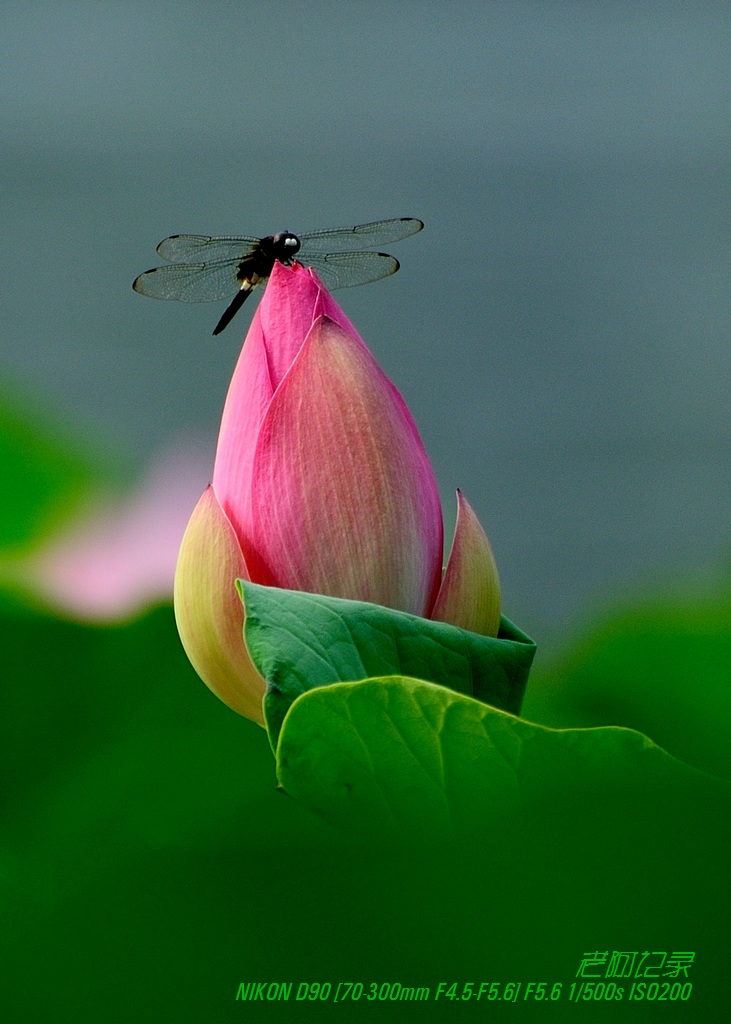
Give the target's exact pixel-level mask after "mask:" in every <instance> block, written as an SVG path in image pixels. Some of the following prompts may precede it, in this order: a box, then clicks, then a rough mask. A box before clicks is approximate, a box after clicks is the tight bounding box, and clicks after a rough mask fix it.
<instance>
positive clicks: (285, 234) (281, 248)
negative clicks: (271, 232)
mask: <svg viewBox="0 0 731 1024" xmlns="http://www.w3.org/2000/svg"><path fill="white" fill-rule="evenodd" d="M272 241H273V243H274V244H273V248H274V251H275V252H276V254H277V257H276V258H277V259H278V260H280V261H281V262H282V263H286V262H289V260H291V259H292V257H293V256H294V255H295V253H296V252H298V251H299V248H300V244H301V243H300V240H299V238H298V237H297V235H293V234H292V232H291V231H280V232H279V234H277V235H275V236H274V238H273V239H272Z"/></svg>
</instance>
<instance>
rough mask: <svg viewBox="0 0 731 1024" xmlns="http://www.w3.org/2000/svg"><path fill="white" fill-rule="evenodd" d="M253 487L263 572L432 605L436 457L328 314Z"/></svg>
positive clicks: (280, 409)
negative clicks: (431, 458)
mask: <svg viewBox="0 0 731 1024" xmlns="http://www.w3.org/2000/svg"><path fill="white" fill-rule="evenodd" d="M251 488H252V494H253V495H255V496H256V500H255V501H254V502H252V503H251V507H250V510H249V511H248V514H246V513H245V514H246V519H245V520H244V522H243V524H242V533H241V537H242V546H243V550H244V554H245V557H246V560H247V563H248V564H249V567H250V570H251V572H252V575H253V578H255V579H256V580H257V581H259V582H262V583H269V584H270V585H275V586H279V587H286V588H291V589H295V590H308V591H313V592H317V593H322V594H330V595H333V596H340V597H349V598H353V599H360V600H365V601H373V602H376V603H378V604H383V605H387V606H390V607H394V608H400V609H402V610H404V611H410V612H413V613H415V614H417V615H424V614H426V613H427V612H428V611H429V609H430V607H431V604H432V602H433V600H434V597H435V594H436V589H437V587H438V578H439V573H440V565H441V553H442V518H441V508H440V504H439V494H438V491H437V486H436V481H435V479H434V475H433V472H432V469H431V466H430V464H429V460H428V458H427V455H426V452H425V451H424V447H423V445H422V442H421V439H420V437H419V434H418V431H417V429H416V426H415V424H414V421H413V419H412V418H411V414H410V413H409V411H408V409H407V407H406V405H405V403H404V401H403V399H402V398H401V396H400V395H399V393H398V391H397V390H396V388H394V386H393V385H392V384H391V382H390V381H389V380H388V378H387V377H386V376H385V374H384V373H383V371H382V370H381V369H380V367H379V366H378V364H377V363H376V361H375V360H374V359H373V356H372V355H371V354H370V352H369V351H368V349H367V348H366V347H365V345H364V344H363V343H362V342H361V341H360V339H359V338H357V337H355V338H354V337H353V336H352V334H351V333H350V332H348V331H346V330H345V329H343V327H342V326H340V325H339V324H337V323H335V322H334V321H333V320H331V319H330V318H329V317H321V318H320V319H318V321H317V322H316V324H315V326H314V327H313V328H312V330H311V331H310V333H309V335H308V337H307V340H306V342H305V344H304V346H303V347H302V349H301V351H300V353H299V355H298V357H297V359H296V360H295V362H294V364H293V366H292V367H291V369H290V371H289V373H288V374H287V375H286V377H285V378H284V380H283V381H282V383H281V384H280V385H279V387H278V389H277V391H276V393H275V395H274V397H273V399H272V402H271V405H270V407H269V410H268V413H267V416H266V418H265V419H264V422H263V424H262V427H261V430H260V433H259V439H258V443H257V448H256V454H255V461H254V467H253V474H252V484H251Z"/></svg>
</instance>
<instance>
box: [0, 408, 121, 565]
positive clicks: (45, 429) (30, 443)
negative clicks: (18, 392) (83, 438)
mask: <svg viewBox="0 0 731 1024" xmlns="http://www.w3.org/2000/svg"><path fill="white" fill-rule="evenodd" d="M112 464H113V463H112V460H109V462H107V461H106V460H105V459H104V458H103V457H101V453H100V452H99V451H98V450H92V448H91V446H89V447H88V448H86V449H82V447H81V445H80V444H79V442H78V440H76V441H73V440H72V438H71V436H70V434H69V435H68V436H65V435H64V432H62V431H61V430H59V428H58V426H57V425H56V424H53V423H52V422H50V421H49V418H48V417H47V416H46V415H44V413H43V412H42V411H36V410H33V412H29V410H28V408H27V407H26V403H24V402H23V401H22V400H21V399H19V398H15V397H13V396H12V395H11V394H9V392H8V390H7V388H6V389H5V390H4V391H3V392H2V393H0V486H1V487H2V492H1V493H2V498H0V555H8V554H13V553H15V552H17V551H18V550H21V551H22V550H24V549H27V548H28V547H29V545H30V544H32V543H33V542H35V541H37V540H40V539H41V538H43V537H46V536H48V535H49V534H50V533H51V532H52V531H53V530H54V528H56V527H58V526H59V525H60V523H61V522H63V521H64V520H65V519H68V518H69V517H70V516H71V515H73V513H74V512H75V511H76V510H77V509H78V508H79V507H80V505H81V503H82V502H83V500H84V499H85V498H86V497H87V496H88V495H89V494H90V492H91V490H92V488H93V487H95V486H96V487H98V486H99V485H100V483H102V482H106V481H108V480H109V479H111V477H112V475H113V471H112V469H111V466H112Z"/></svg>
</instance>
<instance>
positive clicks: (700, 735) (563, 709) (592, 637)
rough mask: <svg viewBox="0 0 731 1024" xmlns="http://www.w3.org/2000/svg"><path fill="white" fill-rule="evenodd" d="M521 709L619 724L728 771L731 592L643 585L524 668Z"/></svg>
mask: <svg viewBox="0 0 731 1024" xmlns="http://www.w3.org/2000/svg"><path fill="white" fill-rule="evenodd" d="M523 714H524V716H525V717H526V718H532V719H534V720H535V721H540V722H544V723H545V724H547V725H555V726H561V727H570V726H598V725H617V724H621V725H626V726H628V727H630V728H632V729H638V730H639V731H640V732H644V733H646V734H647V735H648V736H651V737H652V739H653V740H654V741H655V742H656V743H658V744H659V745H660V746H661V747H664V748H665V749H666V750H667V751H669V753H671V754H673V755H674V756H675V757H677V758H680V759H681V760H683V761H687V762H688V764H692V765H694V766H695V767H696V768H700V769H702V770H703V771H706V772H711V773H713V774H715V775H718V776H720V777H722V778H726V779H731V592H728V591H725V590H723V589H721V590H719V591H718V592H716V593H710V594H709V593H698V592H687V593H684V592H683V591H682V590H679V591H677V592H676V593H674V594H673V595H672V596H665V595H663V596H657V595H648V596H647V597H646V598H644V599H638V600H636V601H635V603H634V604H632V605H629V606H626V607H623V608H619V609H616V610H615V611H614V612H612V613H611V614H605V616H604V618H603V619H602V621H600V622H597V623H596V624H595V625H594V626H593V627H591V628H590V629H589V630H588V631H587V632H586V634H585V635H583V636H581V637H579V638H575V639H573V640H572V642H571V644H570V646H568V648H567V650H566V652H565V653H564V654H563V655H562V656H559V657H557V658H555V659H554V661H553V662H552V663H551V664H550V665H548V666H547V667H544V668H540V667H537V671H534V673H533V675H532V676H531V680H530V685H529V687H528V692H527V694H526V700H525V703H524V706H523Z"/></svg>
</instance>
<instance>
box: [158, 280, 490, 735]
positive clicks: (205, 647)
mask: <svg viewBox="0 0 731 1024" xmlns="http://www.w3.org/2000/svg"><path fill="white" fill-rule="evenodd" d="M442 540H443V528H442V514H441V507H440V503H439V493H438V490H437V485H436V481H435V479H434V474H433V472H432V469H431V466H430V464H429V460H428V457H427V454H426V451H425V450H424V446H423V444H422V442H421V439H420V437H419V433H418V431H417V429H416V425H415V424H414V421H413V419H412V417H411V414H410V413H409V410H408V409H407V407H406V404H405V403H404V401H403V399H402V397H401V395H400V394H399V392H398V391H397V390H396V388H395V387H394V386H393V384H392V383H391V382H390V381H389V380H388V378H387V377H386V376H385V374H384V373H383V371H382V370H381V369H380V367H379V366H378V364H377V363H376V361H375V360H374V358H373V356H372V355H371V353H370V352H369V351H368V349H367V347H366V346H365V344H364V342H363V341H362V339H361V338H360V337H359V335H358V334H357V332H356V331H355V329H354V327H353V326H352V325H351V324H350V322H349V321H348V319H347V318H346V316H345V314H344V313H343V312H342V310H341V309H340V308H339V306H337V305H336V303H335V302H334V300H333V299H332V297H331V296H330V295H329V294H328V292H327V291H325V289H324V288H323V286H322V284H321V283H320V281H319V280H318V279H317V277H316V276H315V275H314V273H313V272H312V271H309V270H305V269H304V268H302V267H301V266H299V265H297V264H295V265H294V266H293V267H291V268H288V267H284V266H282V265H281V264H279V263H277V264H275V267H274V270H273V272H272V275H271V278H270V280H269V284H268V285H267V289H266V291H265V293H264V296H263V298H262V301H261V303H260V305H259V308H258V309H257V311H256V313H255V315H254V319H253V321H252V324H251V327H250V329H249V333H248V335H247V338H246V343H245V345H244V347H243V350H242V352H241V356H240V358H239V361H238V364H237V366H236V369H235V371H234V375H233V379H232V381H231V385H230V387H229V392H228V397H227V399H226V405H225V408H224V412H223V418H222V422H221V429H220V433H219V438H218V448H217V452H216V461H215V466H214V472H213V483H212V486H211V487H209V488H208V490H207V491H206V492H205V493H204V495H203V497H202V498H201V500H200V502H199V503H198V505H197V507H196V509H195V511H194V513H193V516H192V518H191V520H190V523H189V525H188V529H187V530H186V533H185V537H184V539H183V544H182V546H181V551H180V558H179V562H178V569H177V573H176V580H175V613H176V619H177V622H178V630H179V632H180V636H181V639H182V642H183V645H184V647H185V649H186V651H187V653H188V657H189V658H190V660H191V662H192V663H193V665H194V667H195V668H196V670H197V671H198V673H199V675H200V676H201V678H202V679H203V680H204V681H205V682H206V684H207V685H208V686H209V687H210V688H211V689H212V690H213V691H214V693H216V694H217V695H218V696H219V697H220V698H221V699H222V700H224V701H225V702H226V703H228V704H229V705H230V706H231V707H233V708H235V710H237V711H239V712H240V713H242V714H244V715H246V716H247V717H249V718H253V719H254V720H255V721H258V722H259V723H263V715H262V709H261V698H262V696H263V692H264V682H263V680H262V679H261V677H260V676H259V675H258V673H257V672H256V670H255V668H254V666H253V664H252V663H251V661H250V659H249V657H248V653H247V651H246V648H245V646H244V643H243V638H242V625H243V610H242V607H241V603H240V601H239V598H238V594H237V592H236V589H235V586H234V580H235V579H236V578H237V577H240V578H243V579H248V580H251V581H253V582H257V583H262V584H265V585H267V586H274V587H282V588H287V589H293V590H306V591H310V592H314V593H320V594H328V595H331V596H334V597H346V598H351V599H355V600H362V601H371V602H374V603H377V604H381V605H386V606H387V607H391V608H396V609H400V610H402V611H406V612H411V613H412V614H414V615H419V616H425V617H433V618H438V619H440V620H443V621H448V622H452V623H453V624H455V625H464V626H465V628H468V629H473V630H477V631H480V632H491V633H493V634H495V633H496V632H497V627H498V622H499V614H500V613H499V584H498V579H497V570H496V568H495V562H494V559H493V557H492V552H491V550H490V545H489V542H488V541H487V537H486V535H485V533H484V531H483V530H482V527H481V526H480V524H479V522H478V521H477V518H476V517H475V515H474V513H473V512H472V510H471V509H470V507H469V505H468V504H467V502H466V501H465V500H464V499H463V498H462V497H461V495H460V496H459V512H458V521H457V530H456V534H455V541H454V544H453V548H452V554H451V556H450V562H449V565H448V567H447V570H446V572H445V575H444V580H443V581H442Z"/></svg>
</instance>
